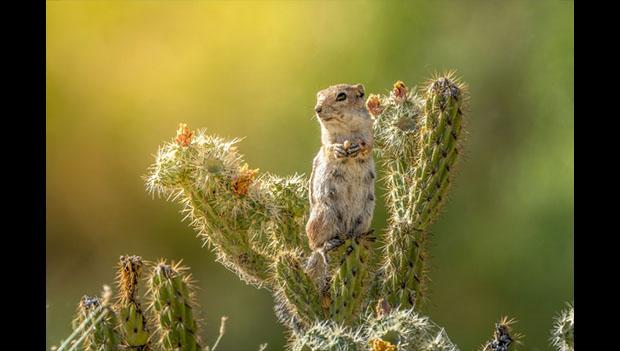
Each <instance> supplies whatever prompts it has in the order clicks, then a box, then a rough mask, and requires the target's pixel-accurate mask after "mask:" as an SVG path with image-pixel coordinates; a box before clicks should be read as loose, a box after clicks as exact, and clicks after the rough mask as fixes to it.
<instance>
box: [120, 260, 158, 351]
mask: <svg viewBox="0 0 620 351" xmlns="http://www.w3.org/2000/svg"><path fill="white" fill-rule="evenodd" d="M141 273H142V258H141V257H140V256H121V259H120V264H119V272H118V278H117V280H118V285H119V290H120V291H119V293H120V296H119V301H118V307H117V309H118V316H119V322H120V330H121V334H122V336H123V342H122V344H123V347H125V349H129V350H135V351H138V350H139V351H145V350H150V345H149V336H150V334H149V331H148V328H147V320H146V317H145V315H144V312H143V310H142V306H141V305H140V301H139V298H138V282H139V279H140V274H141Z"/></svg>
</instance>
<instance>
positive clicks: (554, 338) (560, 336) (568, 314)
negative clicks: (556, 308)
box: [551, 304, 575, 351]
mask: <svg viewBox="0 0 620 351" xmlns="http://www.w3.org/2000/svg"><path fill="white" fill-rule="evenodd" d="M551 343H552V344H553V346H554V347H555V348H556V349H557V350H558V351H573V350H575V308H574V307H573V305H572V304H568V308H567V309H566V310H564V311H562V312H561V313H560V314H559V315H558V316H557V317H556V319H555V324H554V325H553V329H552V330H551Z"/></svg>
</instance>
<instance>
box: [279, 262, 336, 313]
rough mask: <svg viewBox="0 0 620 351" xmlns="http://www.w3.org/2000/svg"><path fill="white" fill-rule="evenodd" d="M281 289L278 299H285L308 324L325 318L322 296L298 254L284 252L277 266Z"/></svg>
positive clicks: (291, 308) (290, 308)
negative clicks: (305, 270)
mask: <svg viewBox="0 0 620 351" xmlns="http://www.w3.org/2000/svg"><path fill="white" fill-rule="evenodd" d="M275 280H276V282H277V285H278V286H279V289H278V290H277V291H276V294H278V295H279V298H277V300H285V301H286V304H287V306H286V307H287V308H288V309H289V310H290V311H292V312H293V313H294V315H295V316H296V317H297V319H299V320H301V321H302V322H303V323H304V324H306V325H311V324H312V323H314V322H316V321H320V320H323V319H325V311H324V310H323V308H322V306H321V296H320V294H319V291H318V289H317V287H316V285H315V283H314V282H313V281H312V280H311V278H310V277H309V276H308V275H307V274H306V273H305V272H304V269H303V267H302V265H301V263H300V260H299V258H298V255H296V254H294V253H288V252H285V253H282V254H281V255H280V257H279V258H278V260H277V262H276V266H275Z"/></svg>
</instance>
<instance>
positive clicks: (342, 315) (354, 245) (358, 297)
mask: <svg viewBox="0 0 620 351" xmlns="http://www.w3.org/2000/svg"><path fill="white" fill-rule="evenodd" d="M370 251H371V242H370V241H369V240H367V239H365V238H352V239H348V240H346V241H345V243H344V244H343V245H342V246H340V248H339V249H338V251H337V252H336V253H335V255H332V256H334V258H335V257H339V258H340V261H339V262H338V264H339V267H338V268H337V270H336V273H335V275H334V277H333V278H332V293H331V295H332V299H333V301H332V303H331V308H330V317H331V318H332V319H334V320H335V321H337V322H341V323H345V324H350V323H351V322H353V321H355V320H358V319H359V318H360V315H359V312H360V310H361V309H362V308H364V307H365V306H364V302H365V301H367V299H368V291H369V289H370V288H371V282H370V281H369V279H368V277H369V273H368V268H369V265H370V259H369V256H370Z"/></svg>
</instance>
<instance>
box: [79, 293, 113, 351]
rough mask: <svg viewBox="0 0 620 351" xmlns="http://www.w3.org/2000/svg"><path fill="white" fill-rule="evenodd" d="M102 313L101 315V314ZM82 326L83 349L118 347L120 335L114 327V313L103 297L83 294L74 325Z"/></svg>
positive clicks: (110, 350)
mask: <svg viewBox="0 0 620 351" xmlns="http://www.w3.org/2000/svg"><path fill="white" fill-rule="evenodd" d="M102 314H103V316H102ZM83 323H84V325H83V326H82V328H83V330H84V333H87V335H85V336H84V343H83V346H84V350H85V351H116V350H118V349H119V343H120V336H119V335H118V331H117V330H116V327H117V325H118V321H117V318H116V314H115V313H114V311H113V310H112V308H111V307H110V306H109V305H108V303H107V302H106V301H105V299H102V298H99V297H89V296H84V297H83V298H82V300H81V301H80V304H79V307H78V315H77V318H76V326H77V325H82V324H83Z"/></svg>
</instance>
